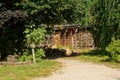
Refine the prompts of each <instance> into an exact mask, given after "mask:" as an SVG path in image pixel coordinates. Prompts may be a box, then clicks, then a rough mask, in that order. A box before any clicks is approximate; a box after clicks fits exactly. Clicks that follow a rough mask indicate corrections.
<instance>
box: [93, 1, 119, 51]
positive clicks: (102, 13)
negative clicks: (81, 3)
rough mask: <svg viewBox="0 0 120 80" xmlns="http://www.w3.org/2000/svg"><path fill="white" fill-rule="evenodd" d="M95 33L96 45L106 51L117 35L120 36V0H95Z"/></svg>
mask: <svg viewBox="0 0 120 80" xmlns="http://www.w3.org/2000/svg"><path fill="white" fill-rule="evenodd" d="M94 2H95V4H94V7H93V8H94V11H93V13H92V14H93V15H94V26H93V35H94V41H95V44H96V47H98V48H99V49H101V50H102V51H103V52H105V48H106V47H107V46H108V44H109V43H110V42H111V39H112V38H113V37H115V38H116V39H118V37H119V36H120V34H119V31H120V1H119V0H104V1H101V0H94Z"/></svg>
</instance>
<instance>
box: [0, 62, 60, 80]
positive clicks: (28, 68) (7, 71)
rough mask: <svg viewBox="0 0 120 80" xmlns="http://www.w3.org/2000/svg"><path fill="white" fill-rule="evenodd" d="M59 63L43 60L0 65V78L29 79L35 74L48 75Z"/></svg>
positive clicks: (12, 79)
mask: <svg viewBox="0 0 120 80" xmlns="http://www.w3.org/2000/svg"><path fill="white" fill-rule="evenodd" d="M59 66H60V63H58V62H55V61H51V60H43V61H41V62H40V63H37V64H29V65H14V66H13V65H4V66H0V80H30V79H31V78H33V77H37V76H48V75H50V74H51V73H52V72H53V71H54V70H56V69H58V68H59Z"/></svg>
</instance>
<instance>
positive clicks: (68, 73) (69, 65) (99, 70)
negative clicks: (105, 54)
mask: <svg viewBox="0 0 120 80" xmlns="http://www.w3.org/2000/svg"><path fill="white" fill-rule="evenodd" d="M57 61H59V62H61V63H62V64H63V67H62V69H60V70H58V71H56V72H55V73H53V74H52V75H51V76H49V77H45V78H34V79H33V80H120V69H113V68H109V67H107V66H104V65H98V64H93V63H90V62H82V61H77V60H68V59H62V58H61V59H57Z"/></svg>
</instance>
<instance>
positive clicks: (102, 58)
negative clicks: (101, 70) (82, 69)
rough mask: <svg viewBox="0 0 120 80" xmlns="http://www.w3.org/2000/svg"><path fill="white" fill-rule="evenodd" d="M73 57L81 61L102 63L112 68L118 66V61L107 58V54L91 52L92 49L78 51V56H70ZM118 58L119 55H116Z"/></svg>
mask: <svg viewBox="0 0 120 80" xmlns="http://www.w3.org/2000/svg"><path fill="white" fill-rule="evenodd" d="M72 58H73V59H77V60H81V61H87V62H94V63H97V64H104V65H107V66H109V67H112V68H120V62H112V61H109V60H108V56H107V55H102V54H101V53H98V52H92V51H83V52H81V53H79V55H78V56H75V57H72ZM118 58H119V60H120V55H119V56H118Z"/></svg>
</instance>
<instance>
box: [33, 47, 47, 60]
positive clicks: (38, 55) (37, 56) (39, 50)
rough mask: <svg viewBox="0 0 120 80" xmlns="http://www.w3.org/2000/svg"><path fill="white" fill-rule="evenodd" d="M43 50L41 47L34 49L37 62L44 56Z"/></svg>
mask: <svg viewBox="0 0 120 80" xmlns="http://www.w3.org/2000/svg"><path fill="white" fill-rule="evenodd" d="M44 53H45V52H44V50H43V49H37V51H36V55H35V58H36V61H37V62H39V61H41V58H43V57H45V54H44Z"/></svg>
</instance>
